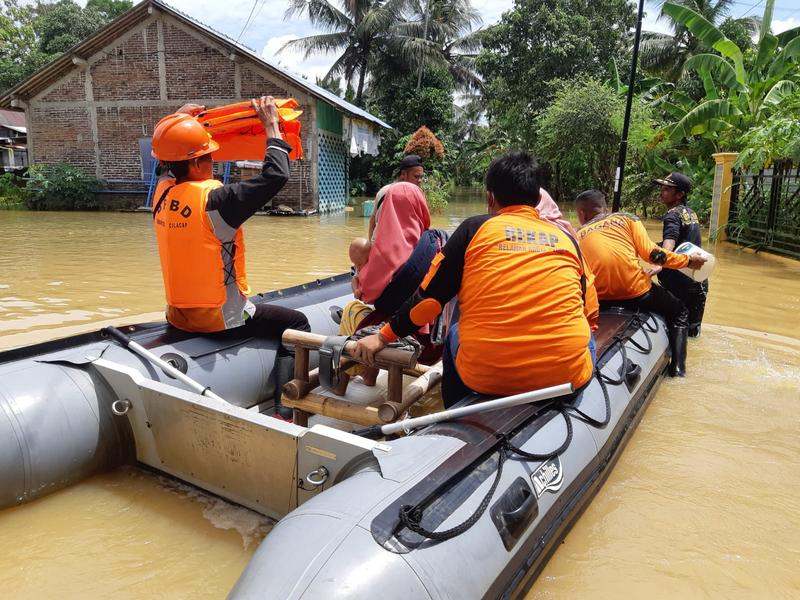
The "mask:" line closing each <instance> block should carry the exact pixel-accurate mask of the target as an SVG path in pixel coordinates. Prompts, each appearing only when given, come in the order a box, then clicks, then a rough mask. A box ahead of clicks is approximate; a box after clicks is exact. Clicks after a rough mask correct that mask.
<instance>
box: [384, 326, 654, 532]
mask: <svg viewBox="0 0 800 600" xmlns="http://www.w3.org/2000/svg"><path fill="white" fill-rule="evenodd" d="M651 318H652V319H653V323H654V326H653V329H651V328H650V327H648V326H647V325H648V324H649V321H650V319H651ZM631 323H632V324H634V325H635V326H641V327H642V331H643V332H644V336H645V338H646V339H647V345H648V347H647V348H645V347H644V346H642V345H640V344H638V343H637V342H636V341H635V340H634V339H633V338H632V337H629V338H627V340H625V339H624V338H622V337H621V336H615V337H614V339H615V340H616V341H617V342H618V343H619V347H620V350H621V353H622V361H623V362H622V364H623V366H626V365H627V363H628V357H627V352H626V350H625V342H626V341H630V342H631V343H632V344H633V345H634V346H635V347H636V348H637V349H639V350H640V351H641V352H643V353H644V354H650V352H651V351H652V349H653V342H652V340H651V339H650V336H649V335H648V334H647V332H648V331H649V332H650V333H657V332H658V321H657V320H656V319H655V318H654V317H653V315H652V314H650V315H649V316H648V318H647V319H645V320H642V319H641V317H640V316H639V315H636V316H635V317H634V320H632V321H631ZM613 347H614V345H613V344H612V345H610V346H609V347H608V349H607V350H606V352H604V353H603V355H605V354H606V353H607V352H609V351H610V350H611V349H612V348H613ZM623 371H624V369H623ZM594 378H596V379H597V381H598V383H599V384H600V389H601V390H602V391H603V400H604V402H605V408H606V414H605V417H603V419H595V418H594V417H592V416H590V415H588V414H586V413H585V412H583V411H582V410H581V409H580V408H578V407H577V406H575V405H574V404H568V402H569V401H568V400H559V401H558V402H557V405H556V406H555V407H554V408H555V410H556V411H557V412H558V413H559V414H560V415H561V416H562V417H563V418H564V423H565V424H566V427H567V434H566V436H565V437H564V442H563V443H562V444H561V445H560V446H559V447H558V448H556V449H555V450H553V451H551V452H545V453H543V454H537V453H533V452H526V451H525V450H523V449H522V448H519V447H518V446H515V445H514V444H512V443H511V439H510V438H512V437H513V434H512V435H509V434H503V435H501V436H499V438H500V447H499V449H498V458H497V473H496V474H495V477H494V481H493V482H492V485H491V487H490V488H489V490H488V491H487V492H486V495H485V496H484V497H483V499H482V500H481V502H480V504H478V507H477V508H476V509H475V512H473V513H472V515H470V517H469V518H467V519H466V520H464V521H463V522H461V523H459V524H458V525H456V526H454V527H451V528H450V529H445V530H444V531H433V530H430V529H426V528H425V527H423V526H422V524H421V522H422V517H423V511H424V506H421V505H419V504H418V505H416V506H412V505H410V504H404V505H402V506H401V507H400V511H399V519H400V523H401V524H402V525H403V527H405V528H406V529H408V530H409V531H413V532H414V533H416V534H417V535H419V536H421V537H423V538H425V539H428V540H434V541H437V542H444V541H447V540H449V539H452V538H454V537H457V536H459V535H461V534H462V533H464V532H466V531H468V530H469V529H470V528H471V527H472V526H473V525H475V523H477V522H478V521H479V520H480V518H481V517H482V516H483V513H485V512H486V509H487V508H489V503H490V502H491V501H492V497H493V496H494V493H495V491H497V486H498V485H499V484H500V478H501V477H502V475H503V465H504V464H505V462H506V460H508V459H509V458H511V457H512V456H519V457H520V458H523V459H525V460H529V461H542V462H543V461H546V460H550V459H551V458H555V457H557V456H560V455H561V454H563V453H564V452H566V450H567V449H568V448H569V446H570V444H571V443H572V437H573V433H574V431H573V425H572V420H571V419H570V414H572V415H573V416H575V418H577V419H580V420H581V421H583V422H584V423H587V424H588V425H590V426H592V427H594V428H596V429H603V428H604V427H605V426H606V425H608V424H609V423H610V422H611V397H610V396H609V393H608V387H607V386H606V383H610V384H611V385H622V383H624V381H625V374H624V372H623V374H622V376H621V377H620V379H619V380H616V379H613V378H611V377H608V376H607V375H605V374H603V373H602V371H600V369H599V368H597V367H595V369H594ZM579 396H580V394H576V395H574V396H572V399H573V403H574V401H575V400H577V398H578V397H579Z"/></svg>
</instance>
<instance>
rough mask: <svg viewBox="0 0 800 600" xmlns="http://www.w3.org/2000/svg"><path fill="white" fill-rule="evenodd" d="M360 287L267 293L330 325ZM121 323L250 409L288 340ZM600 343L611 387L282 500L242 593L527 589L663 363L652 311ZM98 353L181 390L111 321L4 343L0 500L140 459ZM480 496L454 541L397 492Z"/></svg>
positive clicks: (463, 498)
mask: <svg viewBox="0 0 800 600" xmlns="http://www.w3.org/2000/svg"><path fill="white" fill-rule="evenodd" d="M351 297H352V296H351V293H350V285H349V276H346V275H342V276H338V277H335V278H331V279H330V280H325V281H319V282H315V283H313V284H308V285H305V286H298V287H296V288H290V289H288V290H282V291H280V292H274V293H271V294H266V295H262V296H258V297H256V298H254V300H255V301H257V302H275V303H279V304H281V305H284V306H289V307H293V308H298V309H300V310H302V311H303V312H305V314H306V315H307V316H308V318H309V321H310V323H311V326H312V330H313V331H315V332H318V333H326V334H334V333H335V332H336V330H337V328H338V326H337V323H336V319H335V316H334V313H335V310H336V309H337V308H338V307H341V306H344V304H346V302H347V301H349V300H350V299H351ZM126 333H128V334H129V335H130V336H131V337H132V338H133V339H135V340H136V341H138V342H139V343H140V344H142V345H143V346H145V347H146V348H148V349H149V350H150V351H152V352H154V353H155V354H156V355H159V356H162V357H163V358H165V359H172V360H174V361H175V362H176V363H177V364H180V363H183V364H185V368H186V372H187V373H188V375H189V376H190V377H193V378H194V379H196V380H198V381H201V382H203V383H204V384H206V385H209V386H211V387H212V388H213V389H214V391H215V392H217V393H218V394H220V395H221V396H222V397H224V398H226V399H227V400H228V401H229V402H231V403H233V404H236V405H238V406H241V407H250V406H252V405H253V404H256V403H260V402H262V401H265V400H268V399H270V398H271V397H272V395H273V393H274V389H272V388H273V387H274V386H273V384H272V378H271V374H272V370H273V369H274V368H275V367H276V355H277V343H275V342H269V341H265V340H254V339H231V338H224V339H222V338H214V337H208V336H203V337H198V336H192V335H189V334H185V333H183V332H179V331H177V330H175V329H172V328H168V327H166V326H165V325H164V324H148V325H140V326H134V327H131V328H126ZM597 346H598V355H599V359H598V367H599V370H600V372H601V373H602V374H603V379H604V381H605V383H604V384H603V383H601V380H600V378H599V376H598V377H596V378H594V379H593V380H592V381H591V382H590V384H589V385H588V386H587V387H586V388H585V389H584V390H583V391H582V392H581V393H580V395H579V396H577V397H576V398H568V399H560V400H556V401H552V402H550V403H545V404H544V405H528V406H518V407H514V408H511V409H504V410H498V411H493V412H491V413H484V414H481V415H477V416H472V417H470V418H468V419H463V420H460V421H455V422H449V423H443V424H439V425H435V426H432V427H429V428H427V429H424V430H421V431H418V432H415V433H414V434H412V435H409V436H407V437H403V438H400V439H396V440H393V441H390V442H387V443H388V444H389V445H390V446H391V451H389V452H380V453H374V454H370V455H369V460H364V461H361V462H358V463H357V464H356V465H354V466H353V467H352V468H350V467H348V468H347V469H346V474H345V475H343V476H342V477H339V478H337V479H334V480H333V481H332V482H331V484H330V485H329V487H328V488H327V489H326V488H325V487H324V486H323V487H322V488H321V489H318V490H314V494H313V495H308V497H309V498H310V499H308V500H307V501H305V503H302V504H300V506H299V508H296V509H294V510H292V511H291V512H289V513H288V514H286V512H283V513H282V514H285V515H286V516H285V517H283V518H282V519H281V520H280V521H279V522H278V524H277V525H276V526H275V528H274V529H273V530H272V532H271V533H270V534H269V536H267V538H266V539H265V541H264V542H263V543H262V545H261V546H260V548H259V549H258V550H257V552H256V554H255V555H254V557H253V559H252V560H251V561H250V564H249V565H248V566H247V568H246V569H245V571H244V572H243V573H242V575H241V577H240V579H239V581H238V582H237V584H236V586H235V587H234V589H233V590H232V591H231V597H232V598H236V599H238V598H246V599H249V598H259V599H262V598H281V599H283V598H287V599H288V598H303V599H326V600H327V599H329V598H356V599H362V598H363V599H366V598H375V597H381V598H385V599H395V598H396V599H403V600H406V599H408V598H436V599H442V598H447V599H453V600H455V599H458V600H462V599H464V598H478V597H485V598H499V597H510V596H516V595H518V594H520V593H522V592H524V590H525V589H527V587H528V586H529V585H530V584H531V583H532V581H533V580H534V579H535V576H536V574H537V573H538V571H539V570H540V569H541V568H542V566H543V565H544V564H545V562H546V560H547V558H548V556H549V555H550V553H551V552H552V551H553V549H554V548H555V547H556V545H557V543H558V542H559V540H561V539H562V538H563V536H564V535H565V534H566V531H567V529H568V528H569V526H570V525H571V524H572V523H573V522H574V521H575V519H576V518H577V516H578V515H579V514H580V511H581V510H582V509H583V507H585V505H586V504H587V503H588V501H589V500H590V499H591V497H592V496H593V494H594V492H595V491H596V489H597V488H598V487H599V485H600V484H601V483H602V481H603V480H604V479H605V477H606V476H607V475H608V473H609V471H610V469H611V468H612V466H613V464H614V461H615V460H616V458H617V457H618V456H619V454H620V452H621V451H622V449H623V447H624V445H625V442H626V440H627V439H628V437H629V436H630V435H631V433H632V432H633V430H634V429H635V426H636V424H637V423H638V421H639V419H640V418H641V416H642V414H643V412H644V410H645V408H646V406H647V402H648V401H649V399H650V398H651V397H652V395H653V394H654V391H655V389H656V387H657V385H658V383H659V381H660V380H661V378H662V376H663V372H664V369H665V366H666V364H667V362H668V341H667V336H666V333H665V328H664V324H663V322H662V321H661V320H660V319H658V318H656V317H651V316H647V318H645V316H637V315H632V314H630V313H624V312H612V313H608V312H605V313H603V314H602V315H601V324H600V330H599V331H598V332H597ZM101 356H102V358H103V359H104V360H106V361H110V362H113V363H114V364H115V365H120V366H121V367H123V368H130V369H132V370H133V371H136V372H137V374H141V375H142V376H144V377H145V378H147V379H150V380H156V381H159V382H162V383H166V384H168V386H173V387H179V388H180V387H182V386H181V384H180V383H179V382H178V381H176V380H172V379H170V378H169V377H167V376H166V375H165V374H163V373H162V372H161V371H160V370H157V369H154V368H153V367H152V365H150V364H149V363H146V362H144V361H143V360H142V359H140V358H139V357H138V356H137V355H134V354H132V353H131V352H129V351H128V350H126V349H124V348H122V347H120V346H118V345H117V344H115V343H111V342H110V341H109V340H107V339H105V338H103V337H102V335H101V334H100V333H99V332H98V333H92V334H86V335H82V336H76V337H73V338H68V339H65V340H56V341H54V342H48V343H45V344H39V345H37V346H31V347H27V348H20V349H16V350H11V351H7V352H4V353H2V354H0V508H3V507H8V506H13V505H15V504H20V503H23V502H26V501H29V500H32V499H34V498H37V497H40V496H42V495H44V494H47V493H49V492H51V491H55V490H57V489H60V488H63V487H65V486H68V485H70V484H73V483H75V482H78V481H80V480H81V479H83V478H85V477H88V476H90V475H92V474H93V473H96V472H98V471H101V470H105V469H111V468H113V467H115V466H118V465H121V464H124V463H133V462H134V461H135V460H136V458H137V448H136V443H135V442H134V439H133V433H132V429H131V425H130V421H129V419H127V418H120V417H115V416H114V415H113V414H112V412H111V405H112V403H113V402H114V401H115V400H118V399H122V398H120V397H119V396H118V395H117V393H115V392H114V391H113V389H112V387H110V385H109V383H108V380H107V379H104V377H103V376H101V374H100V373H99V372H98V370H97V368H95V367H94V366H93V365H95V366H96V365H97V364H99V363H100V362H102V361H98V360H97V359H98V357H101ZM626 374H627V376H626ZM476 400H478V399H477V398H466V399H464V400H463V402H464V403H468V402H474V401H476ZM568 423H569V429H571V437H570V439H569V444H566V445H565V448H564V449H563V451H562V452H560V453H558V454H557V455H555V454H554V455H552V456H548V457H547V458H544V459H536V460H533V459H524V458H521V457H520V456H519V455H518V454H517V455H514V454H511V455H510V457H509V458H507V459H506V460H504V461H502V473H501V474H500V477H499V479H498V478H497V473H498V468H499V466H500V464H501V460H500V457H501V453H507V452H508V450H507V449H508V446H507V445H505V444H506V442H507V443H510V444H512V445H514V446H516V447H517V448H519V449H521V450H523V451H525V452H527V453H536V454H552V451H553V450H554V449H557V448H559V447H560V446H562V445H564V442H565V439H566V438H567V435H568ZM148 427H149V423H148ZM350 437H354V436H350ZM503 440H505V442H504V441H503ZM503 448H505V450H503ZM317 452H318V451H317ZM323 455H324V453H323ZM502 455H503V456H505V454H502ZM291 462H292V461H291V460H290V463H291ZM297 465H298V468H299V462H298V463H297ZM302 472H304V471H302ZM495 481H497V486H496V489H495V490H494V492H493V493H492V494H491V495H490V497H489V499H488V501H485V500H484V499H485V498H487V493H488V492H489V491H490V490H491V487H492V485H493V484H494V482H495ZM290 483H291V485H292V486H294V480H292V481H291V482H290ZM209 489H212V491H213V490H214V489H215V488H209ZM223 495H224V494H223ZM483 501H485V502H486V503H487V504H486V506H487V508H486V510H485V511H484V512H483V513H482V514H480V515H479V516H476V517H474V518H473V519H472V521H474V524H473V525H472V526H470V527H463V528H461V529H462V531H460V532H459V534H458V535H454V536H453V537H452V538H451V539H448V540H446V541H438V542H437V541H432V540H426V539H425V538H424V537H423V536H420V535H419V534H417V533H414V532H413V531H410V530H409V529H408V528H407V527H406V526H405V525H404V524H403V523H402V522H401V520H400V517H399V515H400V509H401V507H403V506H412V507H417V508H418V509H419V511H420V514H421V524H422V526H423V527H424V528H426V529H428V530H432V531H436V532H442V531H444V530H448V529H450V528H453V527H455V526H458V525H459V524H461V523H463V522H465V521H466V520H467V519H469V518H470V517H471V516H472V515H476V510H477V509H478V507H479V506H480V505H481V503H482V502H483ZM296 505H297V504H295V505H294V506H296Z"/></svg>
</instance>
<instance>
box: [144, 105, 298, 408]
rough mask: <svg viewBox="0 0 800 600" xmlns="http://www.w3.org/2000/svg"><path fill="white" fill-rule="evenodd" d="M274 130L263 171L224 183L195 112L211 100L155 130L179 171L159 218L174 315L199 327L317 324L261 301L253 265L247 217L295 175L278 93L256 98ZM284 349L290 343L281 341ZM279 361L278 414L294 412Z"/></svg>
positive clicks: (166, 187) (267, 333)
mask: <svg viewBox="0 0 800 600" xmlns="http://www.w3.org/2000/svg"><path fill="white" fill-rule="evenodd" d="M253 105H254V107H255V109H256V112H257V114H258V117H259V119H261V122H262V123H263V125H264V128H265V129H266V130H267V142H266V148H265V149H264V152H265V155H266V156H265V158H264V165H263V167H262V170H261V173H260V174H259V175H258V176H256V177H254V178H252V179H249V180H247V181H242V182H240V183H233V184H229V185H222V183H221V182H219V181H218V180H216V179H215V178H214V176H213V161H212V158H211V153H212V152H214V151H215V150H216V149H217V148H218V145H217V143H216V142H215V141H214V140H213V139H212V138H211V136H210V135H209V134H208V133H207V132H206V131H205V129H204V128H203V126H202V125H201V124H200V123H198V121H197V120H196V119H195V118H194V115H196V114H198V113H200V112H201V111H202V110H203V109H204V107H203V106H198V105H194V104H187V105H186V106H183V107H182V108H181V109H179V110H178V112H176V113H174V114H172V115H168V116H166V117H164V118H163V119H161V120H160V121H159V122H158V124H157V125H156V127H155V130H154V132H153V141H152V153H153V156H154V157H155V158H157V159H159V160H160V161H162V163H164V164H165V165H166V166H167V167H168V169H169V172H170V173H171V176H166V177H162V178H161V179H160V180H159V182H158V185H157V187H156V192H155V195H154V198H155V199H156V201H155V204H154V206H153V226H154V227H155V232H156V239H157V241H158V253H159V257H160V259H161V272H162V275H163V277H164V288H165V291H166V296H167V310H166V316H167V321H168V322H169V323H170V325H172V326H173V327H176V328H178V329H182V330H184V331H190V332H195V333H208V334H216V335H222V334H223V333H224V334H229V335H233V336H244V337H263V338H271V339H278V340H280V338H281V335H282V334H283V332H284V331H285V330H286V329H289V328H291V329H300V330H304V331H309V330H310V327H309V324H308V319H307V318H306V316H305V315H304V314H303V313H301V312H299V311H296V310H292V309H288V308H284V307H282V306H275V305H273V304H266V303H259V304H253V302H251V301H250V299H249V295H250V286H249V285H248V283H247V274H246V272H245V245H244V233H243V231H242V229H241V226H242V224H243V223H244V222H245V221H246V220H247V219H249V218H250V217H251V216H252V215H254V214H255V213H256V211H258V210H259V209H260V208H261V207H262V206H264V205H265V204H267V203H268V202H270V200H272V198H274V197H275V195H276V194H277V193H278V192H279V191H280V190H281V188H283V186H284V185H285V184H286V182H287V180H288V179H289V151H290V149H291V148H290V147H289V145H288V144H286V142H284V141H283V140H282V139H281V134H280V131H279V129H278V112H277V109H276V107H275V103H274V101H273V99H272V97H270V96H268V97H262V98H259V99H256V100H253ZM278 354H279V356H280V355H283V356H289V355H290V351H289V350H288V349H286V348H284V347H283V346H280V349H279V353H278ZM286 362H288V361H276V363H275V365H276V366H275V368H274V369H273V380H274V382H275V386H276V392H275V402H276V415H277V416H279V417H282V418H284V419H290V418H291V410H290V409H287V408H284V407H281V406H280V389H281V386H282V384H283V383H284V382H285V381H283V380H286V379H288V377H289V372H290V369H289V368H285V369H284V370H285V371H286V372H285V373H283V375H282V374H281V373H279V368H278V365H279V364H286Z"/></svg>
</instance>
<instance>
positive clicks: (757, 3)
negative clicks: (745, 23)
mask: <svg viewBox="0 0 800 600" xmlns="http://www.w3.org/2000/svg"><path fill="white" fill-rule="evenodd" d="M761 4H764V0H759V1H758V2H756V3H755V4H753V6H751V7H750V8H749V9H748V10H747V12H746V13H744V14H743V15H740V16H739V18H740V19H744V18H745V17H746V16H747V15H749V14H750V13H751V12H753V10H754V9H756V8H758V6H759V5H761Z"/></svg>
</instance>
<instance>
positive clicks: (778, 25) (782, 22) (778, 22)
mask: <svg viewBox="0 0 800 600" xmlns="http://www.w3.org/2000/svg"><path fill="white" fill-rule="evenodd" d="M795 27H800V17H789V18H788V19H773V20H772V33H781V32H783V31H786V30H787V29H794V28H795Z"/></svg>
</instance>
